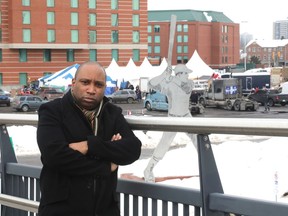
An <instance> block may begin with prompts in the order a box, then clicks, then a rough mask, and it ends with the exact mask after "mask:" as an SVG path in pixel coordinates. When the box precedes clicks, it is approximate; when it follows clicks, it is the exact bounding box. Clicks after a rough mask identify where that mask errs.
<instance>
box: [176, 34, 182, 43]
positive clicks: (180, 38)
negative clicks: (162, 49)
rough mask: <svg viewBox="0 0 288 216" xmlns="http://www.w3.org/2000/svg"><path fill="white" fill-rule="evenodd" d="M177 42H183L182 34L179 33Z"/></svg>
mask: <svg viewBox="0 0 288 216" xmlns="http://www.w3.org/2000/svg"><path fill="white" fill-rule="evenodd" d="M177 43H182V35H177Z"/></svg>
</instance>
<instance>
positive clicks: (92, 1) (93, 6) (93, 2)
mask: <svg viewBox="0 0 288 216" xmlns="http://www.w3.org/2000/svg"><path fill="white" fill-rule="evenodd" d="M89 9H96V0H89Z"/></svg>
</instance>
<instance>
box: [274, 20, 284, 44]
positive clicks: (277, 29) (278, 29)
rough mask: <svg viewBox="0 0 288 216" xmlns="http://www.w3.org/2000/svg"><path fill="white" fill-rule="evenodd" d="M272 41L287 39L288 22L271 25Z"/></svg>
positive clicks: (280, 21) (282, 21)
mask: <svg viewBox="0 0 288 216" xmlns="http://www.w3.org/2000/svg"><path fill="white" fill-rule="evenodd" d="M273 39H274V40H281V39H288V20H279V21H276V22H274V23H273Z"/></svg>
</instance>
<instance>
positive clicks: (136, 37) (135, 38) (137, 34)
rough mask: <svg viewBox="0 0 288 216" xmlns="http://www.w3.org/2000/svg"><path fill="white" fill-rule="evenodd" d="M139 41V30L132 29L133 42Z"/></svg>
mask: <svg viewBox="0 0 288 216" xmlns="http://www.w3.org/2000/svg"><path fill="white" fill-rule="evenodd" d="M139 42H140V33H139V31H133V43H139Z"/></svg>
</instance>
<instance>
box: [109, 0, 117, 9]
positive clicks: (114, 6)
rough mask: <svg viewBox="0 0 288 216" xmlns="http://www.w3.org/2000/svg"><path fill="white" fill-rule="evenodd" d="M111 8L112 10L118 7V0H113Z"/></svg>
mask: <svg viewBox="0 0 288 216" xmlns="http://www.w3.org/2000/svg"><path fill="white" fill-rule="evenodd" d="M111 9H112V10H117V9H118V0H111Z"/></svg>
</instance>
